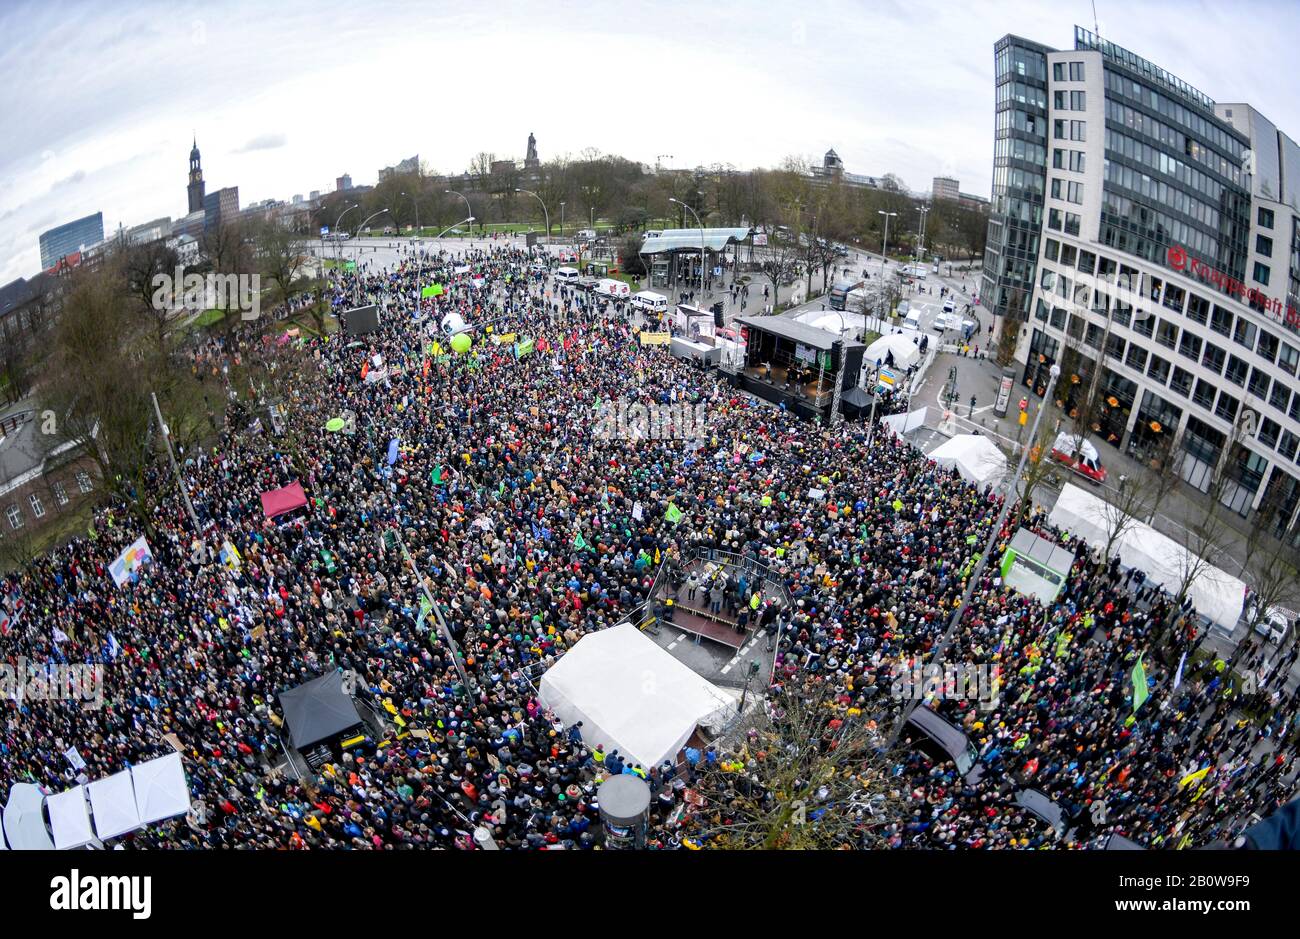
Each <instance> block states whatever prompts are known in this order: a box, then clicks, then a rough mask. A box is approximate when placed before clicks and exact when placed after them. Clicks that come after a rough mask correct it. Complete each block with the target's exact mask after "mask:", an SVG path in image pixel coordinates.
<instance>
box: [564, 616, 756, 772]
mask: <svg viewBox="0 0 1300 939" xmlns="http://www.w3.org/2000/svg"><path fill="white" fill-rule="evenodd" d="M539 698H540V700H541V702H542V704H543V705H545V706H546V707H548V708H551V709H552V710H553V711H554V712H555V715H556V716H557V717H558V718H559V719H560V720H561V721H563V722H564V724H565V725H566V726H572V725H573V724H576V723H577V722H578V721H582V738H583V740H585V741H586V742H587V743H589V744H591V745H593V746H594V745H595V744H598V743H599V744H603V745H604V748H605V752H606V753H609V752H612V751H614V750H618V751H619V753H621V754H622V755H624V756H626V757H628V758H629V759H631V760H633V761H635V762H637V763H640V764H641V766H643V767H646V768H650V767H654V766H658V765H659V764H660V763H662V762H663V761H664V760H675V759H676V757H677V754H678V752H679V751H680V750H681V749H682V747H684V746H685V745H686V741H687V740H689V739H690V736H691V734H692V733H693V732H694V731H695V728H696V727H697V726H699V725H700V724H711V723H714V722H716V721H718V720H719V719H720V718H722V717H723V716H725V715H726V714H727V712H728V711H734V709H735V707H736V704H735V701H734V700H733V699H732V698H731V697H730V696H729V695H727V693H726V692H724V691H722V690H721V689H719V688H717V687H715V686H714V685H712V684H710V683H709V682H708V681H705V680H704V679H703V678H701V677H700V676H699V675H697V674H695V672H693V671H691V670H690V669H689V668H688V667H687V666H685V665H683V664H682V663H681V662H679V661H678V660H677V659H675V658H673V656H672V655H670V654H669V653H668V652H666V651H665V650H664V649H661V648H660V647H659V646H657V645H655V643H654V642H653V641H652V640H651V639H650V638H649V637H648V636H646V635H644V634H643V633H641V631H640V630H638V629H637V628H636V627H635V626H633V625H632V624H631V623H621V624H619V625H618V626H611V627H610V628H609V629H604V630H601V631H600V632H596V633H590V634H588V635H586V636H583V637H582V638H581V639H580V640H578V642H577V643H576V644H575V645H574V647H573V648H572V649H570V650H569V651H568V652H567V653H566V654H565V656H564V657H563V658H562V659H560V661H559V662H557V663H556V664H555V665H553V666H551V668H550V670H549V671H547V673H546V674H545V675H543V676H542V683H541V689H540V695H539Z"/></svg>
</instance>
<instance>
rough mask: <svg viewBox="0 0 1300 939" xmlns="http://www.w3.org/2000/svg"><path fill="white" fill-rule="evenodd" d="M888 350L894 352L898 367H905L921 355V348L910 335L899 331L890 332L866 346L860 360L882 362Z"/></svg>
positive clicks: (873, 363)
mask: <svg viewBox="0 0 1300 939" xmlns="http://www.w3.org/2000/svg"><path fill="white" fill-rule="evenodd" d="M888 352H892V353H894V363H895V364H896V365H898V366H899V367H900V368H907V367H908V366H909V365H911V364H912V363H913V362H915V361H916V360H917V359H919V358H920V357H921V350H920V349H919V348H918V347H917V345H916V343H915V342H913V341H912V340H911V338H910V337H908V336H904V335H902V334H901V333H890V334H889V335H888V336H881V337H880V338H879V339H877V340H876V341H875V342H873V343H872V344H871V345H869V346H867V351H866V352H864V353H863V354H862V361H864V362H866V363H868V364H870V365H875V364H876V360H877V359H879V360H880V361H881V362H882V363H883V362H884V361H885V354H886V353H888Z"/></svg>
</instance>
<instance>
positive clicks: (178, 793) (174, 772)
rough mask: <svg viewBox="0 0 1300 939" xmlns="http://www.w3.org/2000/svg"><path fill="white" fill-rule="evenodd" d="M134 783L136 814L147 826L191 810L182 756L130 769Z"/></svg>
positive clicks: (166, 758) (178, 755) (160, 758)
mask: <svg viewBox="0 0 1300 939" xmlns="http://www.w3.org/2000/svg"><path fill="white" fill-rule="evenodd" d="M131 781H132V782H133V783H134V784H135V805H136V810H137V811H138V813H139V816H140V821H141V823H143V824H145V825H148V824H150V823H152V822H160V821H162V820H163V819H165V818H172V817H173V816H176V815H184V814H185V813H186V812H188V811H189V810H190V787H189V784H188V783H186V781H185V770H184V769H183V768H182V767H181V755H180V754H179V753H169V754H167V755H166V756H160V757H158V759H156V760H149V761H148V762H147V763H141V764H140V765H139V766H133V767H131Z"/></svg>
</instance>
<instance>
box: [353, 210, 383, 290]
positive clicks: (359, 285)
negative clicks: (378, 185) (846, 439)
mask: <svg viewBox="0 0 1300 939" xmlns="http://www.w3.org/2000/svg"><path fill="white" fill-rule="evenodd" d="M385 212H388V210H387V209H380V210H379V211H378V212H376V213H375V214H374V215H371V216H369V217H368V218H367V219H366V220H365V221H364V222H362V223H361V224H360V225H358V226H357V237H358V238H360V237H361V229H363V228H365V227H366V226H367V225H369V224H370V219H373V218H379V216H381V215H383V214H384V213H385ZM388 214H389V215H392V213H391V212H388ZM355 302H356V303H357V305H358V306H359V305H360V304H361V276H360V274H358V275H357V293H356V301H355Z"/></svg>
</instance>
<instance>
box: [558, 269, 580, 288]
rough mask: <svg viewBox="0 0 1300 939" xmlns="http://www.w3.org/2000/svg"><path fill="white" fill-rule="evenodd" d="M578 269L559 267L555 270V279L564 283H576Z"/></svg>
mask: <svg viewBox="0 0 1300 939" xmlns="http://www.w3.org/2000/svg"><path fill="white" fill-rule="evenodd" d="M578 276H579V275H578V269H577V268H576V267H557V268H556V269H555V279H556V280H558V281H561V282H563V283H568V284H571V283H574V282H575V281H576V280H577V279H578Z"/></svg>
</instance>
